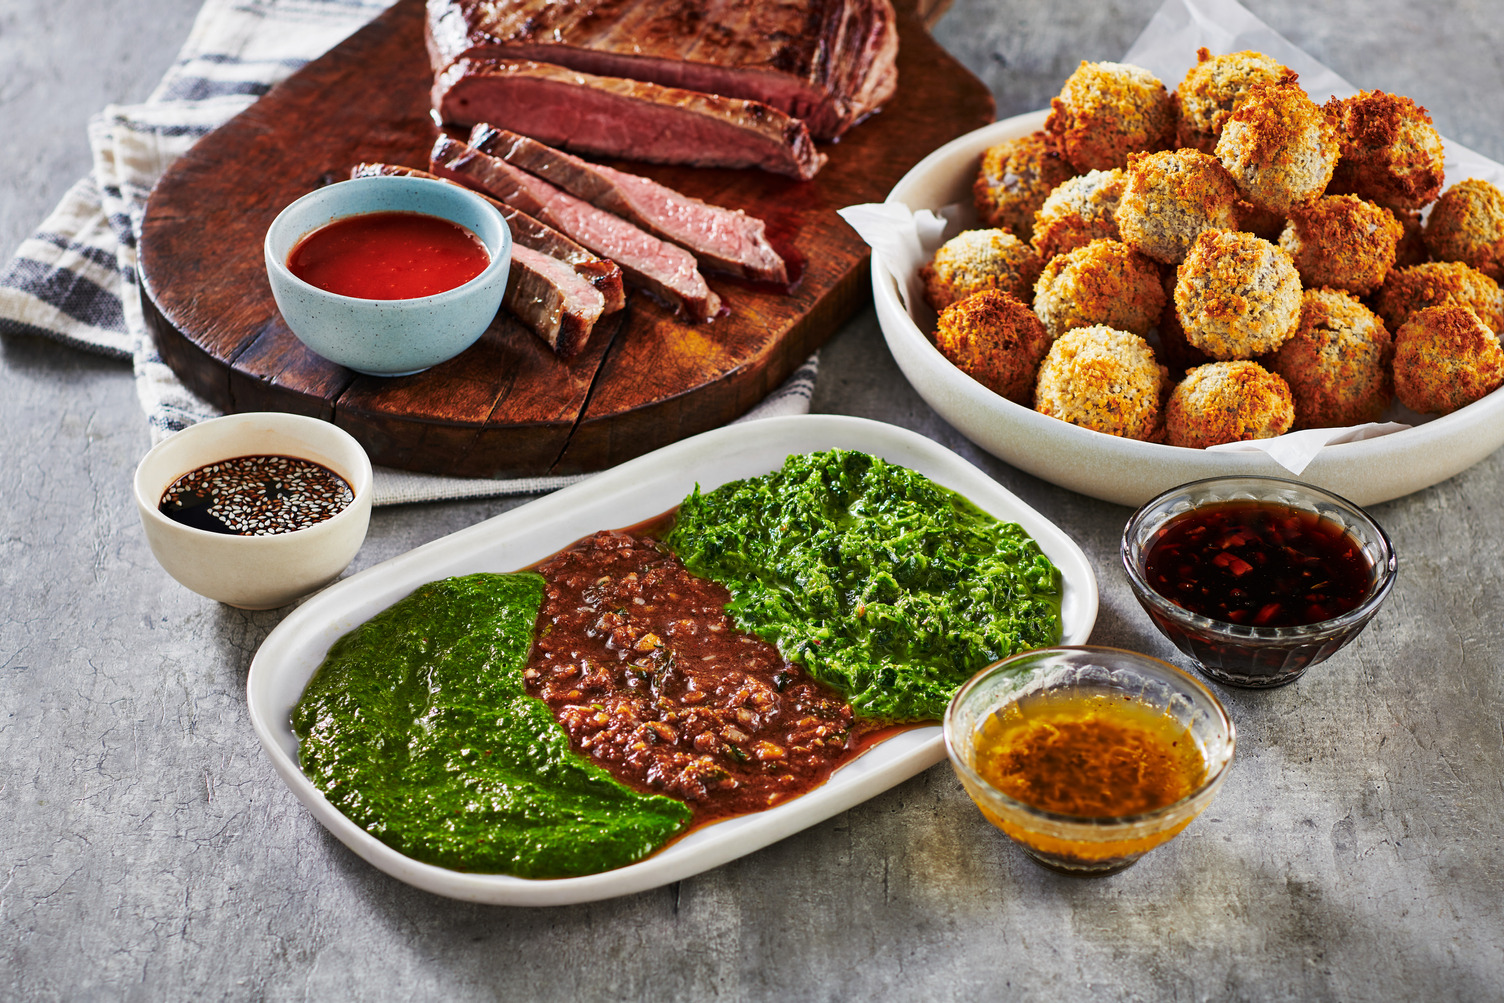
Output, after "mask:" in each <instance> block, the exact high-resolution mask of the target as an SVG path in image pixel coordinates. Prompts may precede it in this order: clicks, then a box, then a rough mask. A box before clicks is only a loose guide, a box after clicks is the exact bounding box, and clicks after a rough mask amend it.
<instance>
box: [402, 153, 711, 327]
mask: <svg viewBox="0 0 1504 1003" xmlns="http://www.w3.org/2000/svg"><path fill="white" fill-rule="evenodd" d="M431 157H432V167H433V172H434V173H435V174H437V175H439V176H440V177H444V178H450V179H453V180H455V181H459V182H462V183H463V184H466V185H468V186H469V187H471V188H475V189H477V190H479V191H482V192H485V193H486V194H487V195H490V196H491V197H493V198H496V199H500V200H501V201H502V202H505V203H506V204H507V205H510V206H515V207H516V208H518V209H520V210H521V211H522V212H525V213H528V214H529V215H532V216H536V217H537V218H538V219H540V220H542V221H543V222H544V223H547V224H548V225H549V226H552V227H554V228H555V229H558V230H562V231H563V232H564V234H565V235H566V236H568V237H570V238H572V239H574V240H577V241H579V242H580V243H581V244H584V245H585V246H586V247H588V248H589V249H590V250H592V251H594V252H595V253H596V254H599V255H601V256H602V257H605V258H610V259H611V260H612V261H614V262H616V263H617V264H618V265H620V266H621V270H622V271H623V272H624V273H626V276H627V278H628V279H630V280H631V281H632V282H634V283H636V284H637V285H639V286H641V287H642V288H644V289H646V290H648V291H649V292H651V293H653V294H654V295H655V296H658V297H660V298H662V299H663V300H665V301H666V302H667V303H669V304H670V305H671V306H673V307H675V308H677V309H680V310H682V311H683V312H684V314H685V316H687V317H689V318H690V319H691V320H694V321H701V322H703V321H707V320H710V319H711V318H712V317H714V316H715V315H716V313H717V312H719V310H720V308H721V298H720V297H719V296H717V295H716V294H715V292H714V291H713V290H711V288H710V287H709V286H708V285H706V284H705V277H704V276H702V275H701V274H700V269H699V267H698V266H697V265H696V263H695V259H694V255H692V254H690V253H689V252H688V251H686V250H684V248H682V247H676V246H675V245H673V244H670V243H668V242H667V241H663V240H659V239H658V238H657V237H655V236H653V235H652V234H650V233H648V232H647V231H645V230H642V229H640V228H638V227H636V226H633V225H632V224H631V223H628V222H627V221H626V220H624V219H622V218H621V217H620V216H615V215H613V214H611V213H609V212H606V211H605V210H604V209H597V208H596V207H595V206H593V205H591V204H590V203H589V202H586V201H584V200H583V199H578V198H575V197H574V196H573V195H570V194H569V193H568V192H565V191H560V190H559V189H558V188H555V187H554V186H553V185H551V184H549V183H548V182H547V181H544V180H543V179H542V178H538V177H534V176H533V175H531V174H529V173H527V172H526V171H523V170H520V169H518V168H516V167H513V166H512V165H511V164H509V163H507V162H506V161H505V160H503V159H501V158H500V157H497V156H493V155H492V154H491V153H489V152H487V151H486V150H484V149H477V148H475V147H472V146H466V145H465V144H463V143H457V142H455V141H454V140H452V139H450V138H449V137H447V136H440V137H439V139H438V141H437V142H436V143H435V144H434V148H433V153H432V154H431Z"/></svg>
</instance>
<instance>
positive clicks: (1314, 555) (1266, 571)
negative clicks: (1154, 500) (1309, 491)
mask: <svg viewBox="0 0 1504 1003" xmlns="http://www.w3.org/2000/svg"><path fill="white" fill-rule="evenodd" d="M1144 577H1145V579H1146V580H1147V581H1148V583H1149V586H1150V587H1151V588H1153V589H1154V591H1155V592H1158V593H1159V594H1160V595H1161V596H1164V597H1165V598H1166V599H1168V600H1170V601H1171V602H1173V603H1175V604H1176V605H1177V606H1180V607H1182V608H1183V609H1187V610H1190V611H1191V612H1192V613H1199V614H1200V615H1201V616H1204V617H1208V618H1209V619H1212V620H1220V621H1222V622H1224V623H1234V624H1239V625H1241V626H1245V627H1294V626H1301V625H1305V624H1312V623H1319V622H1321V621H1323V620H1329V619H1331V618H1332V617H1335V616H1340V615H1341V614H1343V613H1346V612H1348V611H1349V610H1352V609H1354V608H1356V607H1357V606H1358V605H1359V604H1360V603H1362V602H1363V600H1364V599H1365V598H1366V597H1367V596H1368V593H1369V590H1370V587H1371V583H1372V581H1373V566H1372V564H1371V563H1370V562H1369V560H1368V558H1367V557H1366V556H1365V555H1364V553H1363V550H1362V547H1361V546H1360V545H1359V543H1358V541H1357V540H1355V539H1353V537H1352V536H1350V535H1349V534H1348V533H1347V531H1346V530H1344V529H1343V528H1342V527H1341V526H1339V525H1337V524H1336V523H1334V522H1332V521H1330V520H1327V519H1322V518H1321V517H1319V516H1317V515H1315V514H1313V513H1310V512H1303V511H1301V510H1299V509H1294V508H1290V507H1289V506H1286V505H1280V504H1277V503H1268V502H1252V501H1249V502H1225V503H1222V504H1218V505H1208V506H1205V507H1203V508H1198V509H1193V510H1191V511H1189V512H1186V513H1183V514H1181V515H1178V516H1176V517H1175V518H1173V519H1171V520H1170V521H1169V522H1167V523H1166V524H1165V525H1164V527H1162V528H1161V529H1160V530H1159V532H1158V534H1157V535H1156V536H1155V538H1154V540H1153V541H1152V542H1150V543H1149V545H1148V547H1147V548H1145V555H1144Z"/></svg>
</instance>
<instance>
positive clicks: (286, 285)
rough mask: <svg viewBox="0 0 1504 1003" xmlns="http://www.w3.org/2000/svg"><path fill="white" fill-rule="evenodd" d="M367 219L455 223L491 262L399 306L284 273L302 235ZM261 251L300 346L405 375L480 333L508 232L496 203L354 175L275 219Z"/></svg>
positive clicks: (345, 362)
mask: <svg viewBox="0 0 1504 1003" xmlns="http://www.w3.org/2000/svg"><path fill="white" fill-rule="evenodd" d="M371 212H417V213H426V214H428V215H430V216H438V217H440V218H442V219H447V220H450V221H452V222H455V223H458V224H460V225H461V226H463V227H466V228H467V229H469V230H470V231H471V232H473V233H474V234H475V235H476V236H477V237H479V238H480V239H481V241H482V242H483V243H484V244H485V245H486V250H487V251H488V252H490V255H491V263H490V264H489V265H488V266H487V267H486V269H485V271H483V272H481V273H480V274H479V275H477V276H476V277H475V278H473V279H471V280H470V281H469V282H466V283H465V284H464V285H461V286H456V287H455V288H453V289H449V290H446V291H445V292H442V293H437V294H435V295H433V296H420V297H417V298H414V299H401V300H371V299H359V298H356V297H354V296H341V295H339V294H338V293H331V292H328V291H326V290H323V289H320V288H318V287H317V286H314V285H310V284H309V283H307V282H304V281H303V280H302V279H300V278H298V277H297V276H296V275H294V274H293V273H292V272H291V271H289V270H288V268H287V256H288V255H289V254H290V253H291V252H292V249H293V247H294V246H295V245H296V244H297V243H298V241H299V240H301V239H302V238H303V237H305V236H307V235H308V234H309V233H311V232H313V231H314V230H317V229H318V228H319V227H321V226H325V225H327V224H329V223H332V222H334V221H335V220H337V219H344V218H346V217H348V216H358V215H361V214H364V213H371ZM265 252H266V274H267V277H268V278H269V279H270V280H271V285H272V296H273V297H274V298H275V299H276V301H277V309H278V310H280V311H282V318H283V320H285V321H286V322H287V326H288V327H289V328H291V329H292V333H293V334H295V335H297V336H298V340H299V341H301V342H302V343H303V344H305V345H307V346H308V347H309V348H310V349H312V350H313V351H315V352H317V353H318V354H319V355H322V356H323V357H324V358H326V359H328V360H329V361H331V362H337V363H339V364H340V365H342V366H348V367H349V368H351V369H354V370H355V371H357V372H361V373H366V374H368V375H371V376H407V375H409V374H411V373H417V372H422V371H423V370H425V369H427V368H429V367H430V366H436V365H438V364H439V363H440V362H444V361H445V360H447V359H452V358H454V357H455V356H456V355H458V354H460V353H461V352H463V351H464V350H465V349H467V348H469V347H470V346H471V345H473V344H474V343H475V342H476V341H477V340H478V339H479V338H480V336H481V335H482V334H484V333H485V330H486V328H487V327H489V326H490V324H491V321H492V319H493V318H494V317H495V316H496V311H497V309H499V308H500V306H501V298H502V294H503V293H504V292H505V291H506V285H507V271H508V268H509V266H510V264H511V261H512V234H511V231H510V230H509V229H508V228H507V224H506V220H504V219H502V218H501V213H499V212H498V211H497V210H496V207H495V206H493V205H491V204H490V203H489V202H487V201H486V200H485V199H483V198H482V197H480V196H479V195H477V194H475V193H474V192H472V191H468V190H466V189H464V188H461V187H459V186H458V185H452V184H450V183H448V182H447V181H434V180H431V179H429V178H409V177H370V178H356V179H354V180H352V181H341V182H339V183H338V184H333V185H329V186H328V187H325V188H319V189H317V190H315V191H312V192H309V193H308V194H307V195H304V196H303V197H302V198H300V199H298V200H297V201H296V202H294V203H292V204H291V205H289V206H288V207H287V208H286V209H283V210H282V211H281V212H280V213H278V214H277V218H276V219H275V220H273V221H272V225H271V226H270V227H269V228H268V229H267V231H266V241H265Z"/></svg>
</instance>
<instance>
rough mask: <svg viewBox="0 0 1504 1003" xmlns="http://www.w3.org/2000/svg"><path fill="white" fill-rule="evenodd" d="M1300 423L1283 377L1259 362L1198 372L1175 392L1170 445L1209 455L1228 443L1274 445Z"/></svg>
mask: <svg viewBox="0 0 1504 1003" xmlns="http://www.w3.org/2000/svg"><path fill="white" fill-rule="evenodd" d="M1294 423H1295V402H1294V399H1293V398H1292V397H1291V396H1290V388H1289V386H1287V385H1286V384H1285V381H1284V380H1283V379H1282V378H1281V377H1279V376H1278V375H1276V374H1274V373H1271V372H1269V370H1267V369H1265V368H1264V367H1263V366H1261V365H1259V364H1258V363H1257V362H1250V361H1247V360H1237V361H1234V362H1211V363H1208V364H1207V365H1204V366H1197V367H1196V368H1195V369H1192V370H1191V371H1190V372H1188V373H1186V374H1185V379H1183V380H1181V381H1180V383H1179V384H1178V385H1177V386H1176V387H1175V389H1174V390H1172V391H1171V392H1170V399H1169V401H1168V402H1166V404H1165V441H1166V442H1168V443H1169V444H1170V445H1172V446H1186V447H1189V448H1191V449H1205V448H1206V447H1207V446H1215V445H1217V444H1219V443H1223V442H1243V441H1244V440H1246V439H1272V438H1273V437H1274V436H1276V435H1283V434H1285V433H1286V432H1288V431H1290V426H1291V425H1293V424H1294Z"/></svg>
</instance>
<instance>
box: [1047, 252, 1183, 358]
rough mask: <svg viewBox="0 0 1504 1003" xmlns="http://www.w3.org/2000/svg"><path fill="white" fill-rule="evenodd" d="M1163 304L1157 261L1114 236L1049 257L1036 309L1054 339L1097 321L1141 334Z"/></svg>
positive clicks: (1157, 314) (1163, 294)
mask: <svg viewBox="0 0 1504 1003" xmlns="http://www.w3.org/2000/svg"><path fill="white" fill-rule="evenodd" d="M1164 307H1165V291H1164V287H1163V286H1162V285H1161V283H1160V277H1159V266H1158V265H1156V264H1155V263H1154V261H1153V259H1151V258H1149V257H1148V256H1147V255H1144V254H1140V253H1139V252H1138V251H1135V250H1134V249H1133V248H1131V247H1129V246H1128V245H1127V244H1123V243H1120V242H1118V241H1116V240H1094V241H1092V242H1091V243H1090V244H1087V245H1086V246H1085V247H1078V248H1076V249H1075V250H1074V251H1071V252H1070V253H1068V254H1062V255H1059V256H1057V257H1054V258H1051V259H1050V260H1049V262H1048V263H1047V264H1046V265H1045V266H1044V271H1043V272H1041V273H1040V275H1039V281H1038V282H1036V283H1034V312H1035V313H1036V314H1038V315H1039V319H1040V320H1042V321H1044V327H1045V330H1046V331H1048V332H1049V335H1050V337H1051V338H1058V337H1060V336H1061V335H1062V334H1064V333H1065V332H1067V331H1070V330H1072V329H1074V328H1078V327H1092V326H1094V325H1105V326H1107V327H1112V328H1117V329H1118V330H1120V331H1131V332H1133V333H1134V334H1137V335H1140V336H1143V335H1146V334H1148V333H1149V331H1150V330H1151V329H1152V328H1153V327H1154V325H1155V324H1156V323H1158V321H1159V314H1160V311H1162V310H1163V309H1164Z"/></svg>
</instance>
